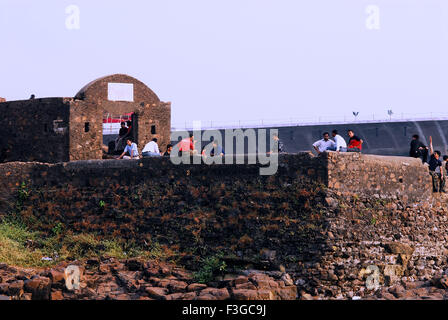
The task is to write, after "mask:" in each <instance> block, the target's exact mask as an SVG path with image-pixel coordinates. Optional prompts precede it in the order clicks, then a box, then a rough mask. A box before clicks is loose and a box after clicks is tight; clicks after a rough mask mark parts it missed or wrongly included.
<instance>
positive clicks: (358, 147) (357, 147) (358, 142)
mask: <svg viewBox="0 0 448 320" xmlns="http://www.w3.org/2000/svg"><path fill="white" fill-rule="evenodd" d="M348 136H349V137H350V140H349V141H348V147H347V152H361V151H362V144H363V143H364V141H363V140H362V139H361V138H359V137H358V136H355V132H354V131H353V130H348Z"/></svg>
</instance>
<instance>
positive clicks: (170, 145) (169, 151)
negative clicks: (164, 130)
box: [163, 144, 173, 157]
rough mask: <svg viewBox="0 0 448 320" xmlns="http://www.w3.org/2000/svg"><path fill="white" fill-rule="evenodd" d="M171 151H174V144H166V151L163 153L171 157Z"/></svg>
mask: <svg viewBox="0 0 448 320" xmlns="http://www.w3.org/2000/svg"><path fill="white" fill-rule="evenodd" d="M171 151H173V145H172V144H169V145H167V146H166V151H165V153H164V154H163V156H164V157H171Z"/></svg>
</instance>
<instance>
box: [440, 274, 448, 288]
mask: <svg viewBox="0 0 448 320" xmlns="http://www.w3.org/2000/svg"><path fill="white" fill-rule="evenodd" d="M438 285H439V287H440V288H442V289H448V276H447V275H444V276H443V277H442V278H440V280H439V281H438Z"/></svg>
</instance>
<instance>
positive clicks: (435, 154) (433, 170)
mask: <svg viewBox="0 0 448 320" xmlns="http://www.w3.org/2000/svg"><path fill="white" fill-rule="evenodd" d="M429 150H430V152H431V156H430V158H429V174H430V175H431V178H432V191H433V192H440V193H442V192H443V193H444V192H445V175H444V172H443V167H442V161H441V160H440V157H441V153H440V151H438V150H435V151H434V148H433V146H432V137H429Z"/></svg>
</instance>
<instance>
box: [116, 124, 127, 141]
mask: <svg viewBox="0 0 448 320" xmlns="http://www.w3.org/2000/svg"><path fill="white" fill-rule="evenodd" d="M126 133H128V128H127V127H126V122H122V123H121V128H120V132H119V133H118V136H119V137H120V138H123V137H124V136H125V135H126Z"/></svg>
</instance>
